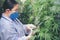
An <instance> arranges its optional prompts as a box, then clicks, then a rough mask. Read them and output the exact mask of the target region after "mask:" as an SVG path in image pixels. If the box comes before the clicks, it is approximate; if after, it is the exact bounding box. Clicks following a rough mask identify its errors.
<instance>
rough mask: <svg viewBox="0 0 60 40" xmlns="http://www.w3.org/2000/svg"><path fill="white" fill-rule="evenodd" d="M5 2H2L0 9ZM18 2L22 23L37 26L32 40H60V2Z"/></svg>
mask: <svg viewBox="0 0 60 40" xmlns="http://www.w3.org/2000/svg"><path fill="white" fill-rule="evenodd" d="M4 1H5V0H0V9H1V7H2V5H3V2H4ZM16 1H17V2H18V3H19V13H20V16H19V19H20V21H21V22H22V23H23V24H34V25H36V26H37V29H36V30H34V31H35V34H34V35H33V36H32V38H31V40H60V0H16ZM0 12H2V11H1V10H0Z"/></svg>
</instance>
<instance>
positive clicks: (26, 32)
mask: <svg viewBox="0 0 60 40" xmlns="http://www.w3.org/2000/svg"><path fill="white" fill-rule="evenodd" d="M23 27H24V31H25V34H26V35H27V36H28V35H29V34H30V33H31V30H29V31H28V30H27V26H26V24H24V25H23Z"/></svg>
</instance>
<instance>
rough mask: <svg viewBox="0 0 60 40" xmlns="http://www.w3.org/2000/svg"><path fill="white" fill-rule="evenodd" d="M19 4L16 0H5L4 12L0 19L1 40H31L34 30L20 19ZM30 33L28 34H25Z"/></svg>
mask: <svg viewBox="0 0 60 40" xmlns="http://www.w3.org/2000/svg"><path fill="white" fill-rule="evenodd" d="M18 6H19V4H18V3H17V2H16V1H15V0H5V2H4V4H3V10H4V13H2V17H1V19H0V40H29V39H30V37H31V35H32V32H31V30H30V29H29V28H28V27H27V26H26V25H23V24H22V23H21V22H20V21H19V20H18V16H19V14H18ZM25 34H28V36H25Z"/></svg>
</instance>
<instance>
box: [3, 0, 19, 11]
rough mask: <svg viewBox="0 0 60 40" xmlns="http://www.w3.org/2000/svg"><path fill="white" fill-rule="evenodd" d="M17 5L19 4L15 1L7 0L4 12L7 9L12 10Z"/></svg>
mask: <svg viewBox="0 0 60 40" xmlns="http://www.w3.org/2000/svg"><path fill="white" fill-rule="evenodd" d="M15 4H18V3H17V2H16V1H15V0H5V2H4V3H3V9H4V11H5V10H6V9H10V10H11V9H12V8H13V7H14V5H15Z"/></svg>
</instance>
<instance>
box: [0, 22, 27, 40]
mask: <svg viewBox="0 0 60 40" xmlns="http://www.w3.org/2000/svg"><path fill="white" fill-rule="evenodd" d="M0 26H1V27H2V31H1V34H0V35H1V38H2V39H3V40H26V36H22V37H19V34H18V32H16V31H15V30H17V29H15V28H13V27H12V25H10V24H8V23H6V24H5V23H4V24H2V25H0Z"/></svg>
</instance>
